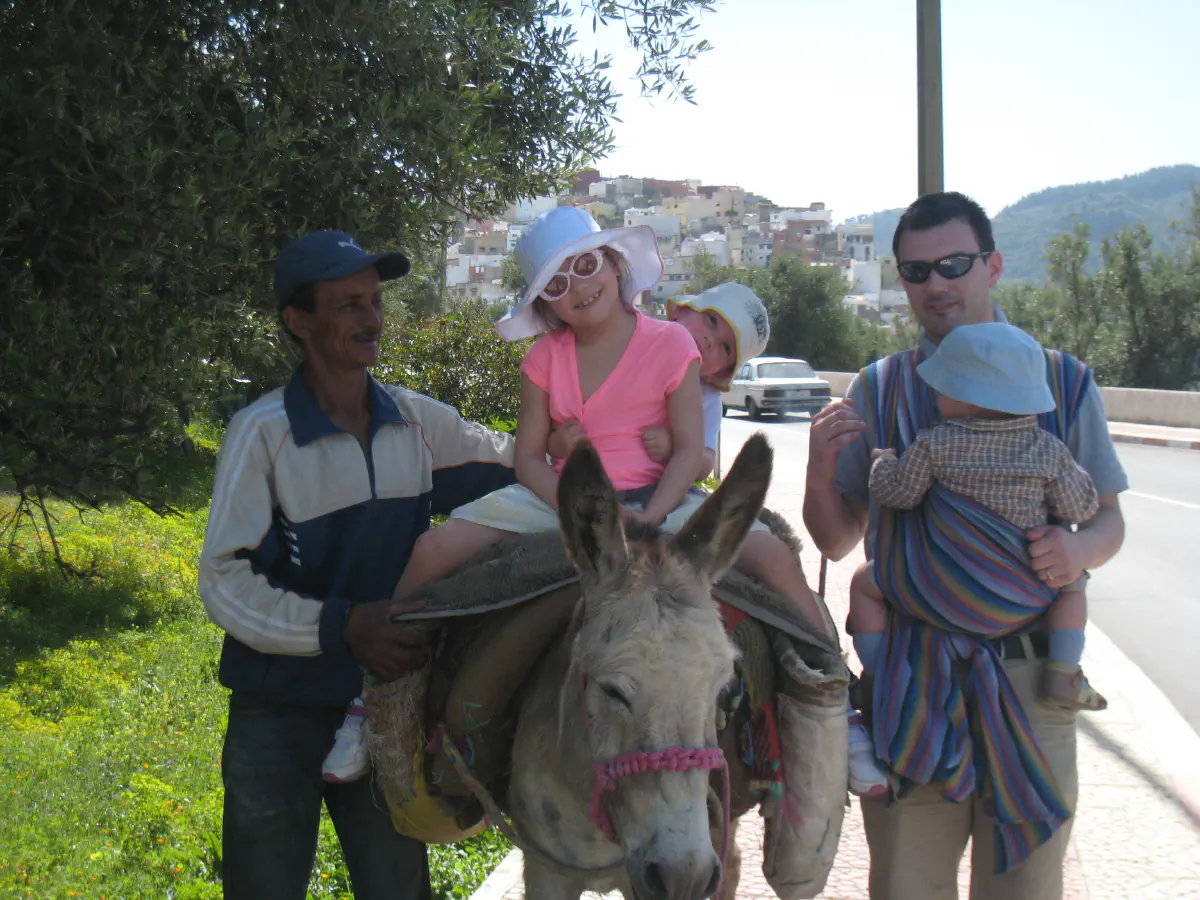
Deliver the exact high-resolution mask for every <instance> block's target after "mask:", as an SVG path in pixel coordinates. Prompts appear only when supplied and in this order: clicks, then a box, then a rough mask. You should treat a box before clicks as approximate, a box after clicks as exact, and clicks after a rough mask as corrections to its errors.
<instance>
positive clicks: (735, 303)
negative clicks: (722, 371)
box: [667, 281, 771, 391]
mask: <svg viewBox="0 0 1200 900" xmlns="http://www.w3.org/2000/svg"><path fill="white" fill-rule="evenodd" d="M680 306H686V307H688V308H690V309H694V310H697V311H698V312H714V313H716V314H717V315H718V316H720V317H721V318H722V319H724V320H725V321H726V322H728V323H729V327H730V328H732V329H733V334H734V338H735V340H736V342H737V359H736V360H734V363H733V372H731V373H730V374H729V376H728V377H726V378H719V377H714V378H710V379H709V384H711V385H712V386H713V387H715V388H717V389H718V390H722V391H727V390H729V381H730V379H731V378H732V377H733V375H734V373H736V372H737V370H738V369H740V368H741V367H742V366H743V365H744V364H745V362H746V360H748V359H754V357H756V356H761V355H762V352H763V351H764V350H766V349H767V341H769V340H770V339H771V320H770V318H769V317H768V316H767V307H766V306H765V305H764V304H763V302H762V300H760V299H759V298H758V294H756V293H754V291H752V290H750V288H748V287H746V286H745V285H744V284H738V283H737V282H736V281H730V282H728V283H726V284H718V285H717V286H716V287H711V288H709V289H708V290H707V291H702V292H701V293H699V294H696V295H695V296H690V295H687V294H680V295H679V296H677V297H675V298H674V299H672V300H669V301H667V318H674V310H675V309H676V308H677V307H680Z"/></svg>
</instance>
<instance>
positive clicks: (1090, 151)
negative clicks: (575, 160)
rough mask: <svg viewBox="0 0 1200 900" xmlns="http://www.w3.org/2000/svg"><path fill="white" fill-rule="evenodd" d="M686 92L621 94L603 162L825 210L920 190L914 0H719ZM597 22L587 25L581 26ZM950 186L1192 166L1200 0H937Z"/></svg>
mask: <svg viewBox="0 0 1200 900" xmlns="http://www.w3.org/2000/svg"><path fill="white" fill-rule="evenodd" d="M701 25H702V28H703V36H704V37H707V38H708V39H709V40H710V41H711V42H712V44H713V45H714V48H713V49H712V50H711V51H709V52H708V53H706V54H704V55H703V56H702V57H701V58H700V59H699V60H698V61H697V62H695V63H693V64H692V65H691V67H690V70H689V71H690V77H691V80H692V82H693V83H694V84H695V85H696V101H697V104H696V105H695V106H691V105H689V104H686V103H683V102H680V101H675V102H667V101H663V100H657V101H649V100H646V99H643V98H641V97H639V96H638V87H637V83H636V82H635V81H634V80H633V79H632V77H631V76H632V74H633V73H634V72H635V71H636V68H637V59H636V55H635V54H634V53H633V51H630V50H625V49H623V48H622V47H621V43H620V42H621V41H622V40H623V32H622V31H621V30H620V29H619V28H611V27H610V28H609V29H607V31H608V32H609V33H608V34H604V32H603V31H602V32H601V33H600V35H599V36H598V38H593V36H592V35H591V34H590V33H586V34H585V35H584V39H583V41H582V43H581V47H584V48H587V49H588V50H589V52H590V48H591V47H592V46H593V42H595V41H597V40H598V41H599V46H600V47H601V48H602V49H604V50H608V51H610V52H611V51H618V52H614V67H613V77H614V81H615V82H616V84H617V86H618V89H619V90H621V91H622V92H623V93H624V95H625V96H624V97H623V98H622V100H621V103H620V107H619V111H618V115H619V116H620V118H621V119H622V120H623V121H622V122H620V123H617V124H616V126H615V133H616V142H617V147H616V149H615V150H614V151H613V153H612V154H610V155H609V156H608V158H607V159H605V160H603V161H602V162H601V163H600V165H599V168H600V171H601V172H602V173H603V174H604V175H605V176H610V175H620V174H629V175H640V176H651V177H656V178H672V179H680V178H700V179H702V180H703V181H704V182H705V183H707V184H739V185H741V186H742V187H744V188H746V189H747V190H751V191H754V192H755V193H759V194H763V195H766V196H768V197H770V198H771V199H772V200H773V201H774V202H775V203H779V204H783V205H799V204H808V203H809V202H811V201H814V200H823V201H824V202H825V203H826V204H827V205H828V206H830V207H831V208H832V209H833V212H834V218H835V220H836V221H841V220H842V219H844V218H847V217H849V216H851V215H856V214H859V213H868V212H874V211H876V210H880V209H886V208H889V207H897V206H905V205H907V204H908V203H909V202H910V201H911V200H912V199H913V198H914V197H915V195H916V189H917V176H916V155H917V149H916V148H917V130H916V128H917V118H916V0H819V2H818V0H724V2H723V3H721V4H720V5H719V6H718V8H717V10H716V11H715V12H714V13H711V14H708V15H705V16H703V17H702V19H701ZM587 31H588V32H590V27H589V28H588V29H587ZM942 46H943V50H942V54H943V55H942V75H943V104H944V107H943V108H944V116H945V172H946V187H947V188H948V189H953V190H961V191H964V192H966V193H969V194H971V195H973V196H974V197H975V198H976V199H977V200H979V201H980V202H981V203H982V204H983V205H984V207H985V208H986V209H987V211H988V212H989V213H991V214H993V215H994V214H995V213H997V212H999V211H1000V210H1001V209H1002V208H1003V207H1004V206H1006V205H1008V204H1009V203H1013V202H1015V201H1016V200H1018V199H1020V198H1021V197H1022V196H1024V195H1025V194H1028V193H1031V192H1033V191H1037V190H1040V189H1042V188H1045V187H1052V186H1054V185H1059V184H1070V183H1073V182H1079V181H1095V180H1100V179H1107V178H1114V177H1119V176H1121V175H1128V174H1133V173H1136V172H1141V171H1144V170H1145V169H1148V168H1152V167H1154V166H1161V165H1173V164H1176V163H1193V164H1200V0H1139V2H1129V0H942Z"/></svg>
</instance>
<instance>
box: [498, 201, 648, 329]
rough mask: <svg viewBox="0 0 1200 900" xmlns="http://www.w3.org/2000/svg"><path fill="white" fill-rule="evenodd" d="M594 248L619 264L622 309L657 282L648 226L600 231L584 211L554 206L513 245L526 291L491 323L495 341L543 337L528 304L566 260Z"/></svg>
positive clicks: (538, 319) (630, 305)
mask: <svg viewBox="0 0 1200 900" xmlns="http://www.w3.org/2000/svg"><path fill="white" fill-rule="evenodd" d="M597 247H611V248H612V249H613V250H614V251H615V252H616V253H618V254H619V255H620V256H621V258H622V259H623V260H624V263H625V266H624V268H625V272H624V273H623V275H622V278H621V301H622V302H623V303H624V304H625V305H626V306H628V307H632V306H633V302H634V300H636V299H637V296H638V294H640V293H641V292H642V291H647V290H649V289H650V288H652V287H654V285H656V284H658V281H659V279H660V278H662V273H663V263H662V257H661V256H659V253H658V238H656V237H655V235H654V231H653V230H652V229H651V228H650V227H649V226H647V225H636V226H634V227H632V228H609V229H601V228H600V224H599V223H598V222H597V221H596V220H595V219H593V218H592V215H591V213H589V212H588V211H587V210H586V209H579V208H577V207H574V206H560V207H558V208H557V209H552V210H550V211H549V212H545V213H542V214H541V215H540V216H538V217H537V218H536V219H534V221H533V223H532V224H531V225H530V226H529V227H528V228H526V229H525V231H523V232H522V233H521V237H520V238H518V239H517V245H516V247H515V248H514V249H513V257H514V258H515V259H516V261H517V265H518V266H519V267H520V269H521V274H522V275H524V276H525V283H526V284H528V285H529V289H528V290H526V291H525V295H524V296H523V297H521V299H520V300H518V301H517V303H516V305H515V306H513V308H512V309H511V310H510V311H509V312H508V314H507V315H505V316H504V317H503V318H502V319H500V321H498V322H497V323H496V331H497V332H499V334H500V337H502V338H504V339H505V340H506V341H516V340H520V339H521V338H527V337H534V336H535V335H537V334H540V333H541V332H543V331H545V330H546V324H545V323H544V322H543V321H542V319H541V317H540V316H538V315H537V314H536V312H535V311H534V309H533V301H534V299H535V298H536V297H537V295H538V294H540V293H541V292H542V290H543V289H544V288H545V287H546V283H547V282H548V281H549V280H550V278H551V276H553V275H554V273H555V272H557V271H558V267H559V266H561V265H562V264H563V262H564V261H565V260H566V259H567V258H568V257H570V256H578V255H579V254H580V253H584V252H586V251H588V250H594V249H596V248H597Z"/></svg>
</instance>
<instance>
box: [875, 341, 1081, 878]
mask: <svg viewBox="0 0 1200 900" xmlns="http://www.w3.org/2000/svg"><path fill="white" fill-rule="evenodd" d="M924 358H925V357H924V354H923V353H922V351H920V350H910V351H905V352H902V353H897V354H893V355H892V356H888V357H885V358H884V359H881V360H878V361H877V362H875V363H872V364H871V365H870V366H868V367H867V368H866V369H864V370H863V371H862V373H861V376H860V377H861V378H862V379H863V384H864V387H865V394H866V408H865V409H864V416H865V417H866V418H867V420H868V421H869V422H871V423H872V424H873V425H874V426H875V429H876V434H877V435H878V436H879V442H880V446H883V447H891V448H894V449H895V450H896V452H897V454H900V453H903V452H904V451H905V450H906V449H907V448H908V447H909V446H910V445H911V444H912V442H913V441H914V440H915V438H916V436H917V432H918V431H920V430H921V429H924V428H929V427H932V426H934V425H936V424H937V423H938V422H939V421H940V415H939V413H938V410H937V399H936V394H935V393H934V391H933V390H932V388H930V387H929V386H928V385H927V384H926V383H925V382H924V380H923V379H921V378H920V377H919V376H918V374H917V365H918V363H920V362H921V361H922V360H923V359H924ZM1046 358H1047V381H1048V383H1049V385H1050V388H1051V391H1052V393H1053V394H1054V397H1055V401H1056V408H1055V409H1054V410H1052V411H1051V412H1049V413H1045V414H1043V415H1041V416H1039V417H1038V424H1039V425H1040V426H1041V427H1042V428H1044V429H1045V430H1046V431H1048V432H1049V433H1050V434H1052V435H1054V436H1055V437H1057V438H1059V439H1060V440H1062V441H1064V442H1065V441H1066V439H1067V436H1068V434H1069V433H1070V430H1071V428H1072V426H1073V424H1074V422H1075V419H1076V416H1077V415H1078V413H1079V409H1080V407H1081V405H1082V403H1083V398H1084V396H1085V394H1086V392H1087V388H1088V386H1089V385H1090V384H1091V380H1092V377H1091V372H1090V370H1089V369H1088V368H1087V367H1086V366H1085V365H1084V364H1082V363H1080V362H1079V361H1078V360H1076V359H1074V358H1073V357H1071V356H1069V355H1068V354H1065V353H1059V352H1057V351H1052V350H1048V351H1046ZM1027 545H1028V542H1027V540H1026V538H1025V535H1024V532H1023V530H1022V529H1020V528H1018V527H1017V526H1015V525H1013V524H1012V523H1011V522H1008V521H1007V520H1005V519H1003V518H1002V517H1000V516H999V515H998V514H997V513H995V512H993V511H992V510H990V509H988V508H986V507H984V506H982V505H981V504H980V503H978V502H977V501H975V500H973V499H971V498H969V497H966V496H964V495H962V494H959V493H957V492H954V491H951V490H949V489H947V488H945V487H943V486H941V485H939V484H937V483H936V482H935V483H934V485H933V487H932V489H931V490H930V491H929V493H928V494H927V495H926V497H925V500H924V502H923V503H921V504H920V506H918V507H917V508H915V509H911V510H899V509H890V508H887V507H883V508H881V509H880V516H879V526H878V528H877V534H876V541H875V545H874V548H873V553H874V575H875V579H876V581H877V583H878V584H879V587H880V589H881V590H882V591H883V593H884V595H885V596H886V597H887V598H888V601H889V627H888V630H887V632H886V633H885V637H884V643H883V649H882V651H881V654H880V663H879V670H878V673H877V676H876V680H875V689H874V694H873V700H872V718H873V722H874V741H875V752H876V755H877V756H878V757H879V758H880V759H881V760H882V761H883V762H884V763H885V764H886V765H887V767H888V768H889V769H890V771H891V774H892V787H893V794H894V796H895V797H896V798H903V797H904V795H905V794H906V793H907V792H908V791H909V790H911V788H912V787H913V786H914V785H917V784H925V785H930V786H932V787H934V788H936V789H937V790H939V791H940V792H941V793H942V795H943V796H944V797H945V798H946V799H947V800H949V801H951V802H957V803H961V802H967V801H970V800H971V798H972V797H973V796H975V795H976V794H979V795H980V797H981V799H982V802H983V807H984V810H985V813H986V814H987V816H988V817H989V819H990V820H991V821H992V824H993V826H994V827H993V836H994V840H995V859H996V871H997V872H1004V871H1008V870H1009V869H1012V868H1014V867H1015V866H1017V865H1019V864H1020V863H1022V862H1023V861H1024V860H1025V859H1027V858H1028V857H1029V855H1030V854H1031V853H1032V852H1033V851H1034V850H1035V849H1037V848H1038V847H1039V846H1041V845H1042V844H1043V843H1045V842H1046V841H1047V840H1048V839H1049V838H1050V837H1051V835H1053V834H1054V832H1055V831H1056V830H1057V829H1058V828H1059V827H1061V826H1062V824H1063V823H1064V822H1065V821H1066V820H1067V818H1068V816H1069V815H1070V810H1069V809H1068V808H1067V806H1066V803H1065V801H1064V799H1063V797H1062V794H1061V791H1060V790H1059V786H1058V784H1057V782H1056V780H1055V778H1054V775H1053V773H1052V772H1051V770H1050V768H1049V765H1048V764H1047V762H1046V759H1045V757H1044V756H1043V755H1042V752H1041V750H1040V748H1039V747H1038V744H1037V741H1036V740H1035V738H1034V736H1033V733H1032V730H1031V728H1030V725H1029V720H1028V718H1027V717H1026V715H1025V713H1024V711H1023V710H1022V708H1021V704H1020V701H1019V700H1018V698H1017V696H1016V694H1015V692H1014V689H1013V687H1012V684H1011V683H1010V682H1009V679H1008V676H1007V673H1006V671H1005V668H1004V664H1003V662H1002V660H1001V658H1000V655H999V653H998V651H997V649H996V647H995V646H994V645H993V644H992V643H991V639H993V638H997V637H1001V636H1004V635H1010V634H1022V633H1025V632H1028V631H1030V630H1032V629H1033V628H1034V627H1035V626H1036V624H1037V623H1038V621H1039V620H1040V619H1041V616H1042V614H1043V613H1044V612H1045V611H1046V609H1047V608H1048V607H1049V605H1050V604H1051V603H1052V602H1053V600H1054V598H1055V596H1056V592H1055V591H1054V590H1052V589H1050V588H1048V587H1047V586H1046V585H1045V584H1044V583H1043V582H1042V581H1041V580H1040V579H1039V578H1038V576H1037V574H1036V572H1035V571H1034V569H1033V567H1032V565H1031V561H1030V557H1029V553H1028V547H1027Z"/></svg>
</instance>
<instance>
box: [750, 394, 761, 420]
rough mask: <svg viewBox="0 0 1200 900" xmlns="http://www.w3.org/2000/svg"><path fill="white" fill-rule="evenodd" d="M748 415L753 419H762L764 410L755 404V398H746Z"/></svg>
mask: <svg viewBox="0 0 1200 900" xmlns="http://www.w3.org/2000/svg"><path fill="white" fill-rule="evenodd" d="M746 415H748V416H749V417H750V418H752V419H761V418H762V410H760V409H759V408H758V404H757V403H755V402H754V398H753V397H747V398H746Z"/></svg>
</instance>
